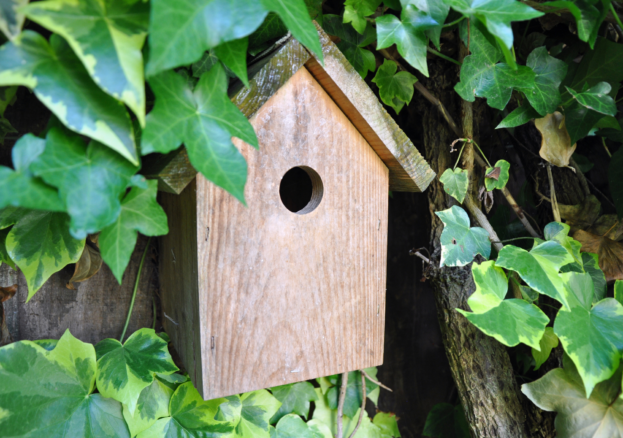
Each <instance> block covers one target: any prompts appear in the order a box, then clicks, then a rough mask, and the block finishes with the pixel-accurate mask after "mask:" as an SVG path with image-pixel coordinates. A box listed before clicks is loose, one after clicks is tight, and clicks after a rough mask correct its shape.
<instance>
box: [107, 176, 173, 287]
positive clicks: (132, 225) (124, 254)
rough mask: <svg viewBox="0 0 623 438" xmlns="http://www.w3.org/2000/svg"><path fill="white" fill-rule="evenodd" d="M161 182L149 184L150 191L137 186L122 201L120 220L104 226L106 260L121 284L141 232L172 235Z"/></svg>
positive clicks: (144, 233) (151, 234)
mask: <svg viewBox="0 0 623 438" xmlns="http://www.w3.org/2000/svg"><path fill="white" fill-rule="evenodd" d="M157 194H158V182H157V181H155V180H153V181H147V188H146V189H141V188H140V187H133V188H132V190H130V192H129V193H128V194H127V195H126V196H125V198H123V201H121V212H120V213H119V216H117V219H116V220H115V221H114V222H113V223H112V224H110V225H108V226H106V227H104V228H103V229H102V232H101V234H100V237H99V245H100V250H101V252H102V258H103V259H104V261H105V262H106V264H107V265H108V266H109V267H110V269H111V270H112V272H113V274H114V275H115V278H116V279H117V281H118V282H119V284H121V280H122V278H123V272H124V271H125V268H126V266H128V263H129V262H130V257H131V256H132V252H133V251H134V247H135V246H136V238H137V236H138V232H140V233H141V234H143V235H145V236H163V235H165V234H167V233H168V232H169V227H168V225H167V215H166V213H165V212H164V210H163V209H162V207H160V205H159V204H158V202H157V201H156V195H157Z"/></svg>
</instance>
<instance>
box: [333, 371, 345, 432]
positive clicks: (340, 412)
mask: <svg viewBox="0 0 623 438" xmlns="http://www.w3.org/2000/svg"><path fill="white" fill-rule="evenodd" d="M347 385H348V371H347V372H345V373H342V385H341V386H340V397H339V399H338V403H337V434H336V435H335V438H342V437H343V432H342V426H343V425H342V416H343V412H344V401H345V400H346V387H347Z"/></svg>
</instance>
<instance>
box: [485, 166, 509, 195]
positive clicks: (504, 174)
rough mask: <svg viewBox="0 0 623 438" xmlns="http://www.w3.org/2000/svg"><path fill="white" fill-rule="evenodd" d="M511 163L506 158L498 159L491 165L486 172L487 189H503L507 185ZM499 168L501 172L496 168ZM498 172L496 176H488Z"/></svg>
mask: <svg viewBox="0 0 623 438" xmlns="http://www.w3.org/2000/svg"><path fill="white" fill-rule="evenodd" d="M510 167H511V164H510V163H509V162H508V161H506V160H498V161H497V163H495V166H494V167H489V168H488V169H487V171H486V172H485V187H486V188H487V191H489V192H490V191H491V190H494V189H498V190H502V189H503V188H504V187H506V183H507V182H508V178H509V177H510V175H509V172H508V170H509V169H510ZM496 169H499V172H498V171H497V170H496ZM491 174H496V175H497V179H496V178H492V177H487V175H491Z"/></svg>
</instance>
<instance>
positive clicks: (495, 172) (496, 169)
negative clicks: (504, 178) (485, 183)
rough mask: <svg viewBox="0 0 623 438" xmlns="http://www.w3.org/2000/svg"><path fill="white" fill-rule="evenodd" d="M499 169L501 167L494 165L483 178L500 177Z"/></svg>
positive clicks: (495, 178)
mask: <svg viewBox="0 0 623 438" xmlns="http://www.w3.org/2000/svg"><path fill="white" fill-rule="evenodd" d="M501 171H502V169H501V168H500V167H494V168H493V169H491V171H490V172H489V173H487V174H486V175H485V178H491V179H494V180H496V181H497V180H498V179H500V172H501Z"/></svg>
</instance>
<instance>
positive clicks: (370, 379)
mask: <svg viewBox="0 0 623 438" xmlns="http://www.w3.org/2000/svg"><path fill="white" fill-rule="evenodd" d="M417 254H420V253H419V252H418V253H417ZM420 256H422V257H424V256H423V255H421V254H420ZM424 258H425V259H426V261H427V262H428V263H430V260H428V259H427V258H426V257H424ZM361 374H363V375H364V376H365V378H366V379H368V380H369V381H370V382H372V383H374V384H375V385H379V386H380V387H381V388H383V389H387V390H388V391H389V392H394V391H392V389H391V388H390V387H389V386H385V385H383V384H382V383H381V382H379V381H378V380H375V379H373V378H372V377H370V375H369V374H368V373H366V372H365V371H364V370H361Z"/></svg>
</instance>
